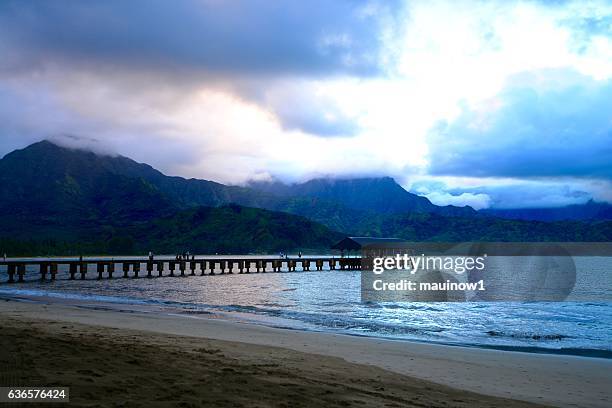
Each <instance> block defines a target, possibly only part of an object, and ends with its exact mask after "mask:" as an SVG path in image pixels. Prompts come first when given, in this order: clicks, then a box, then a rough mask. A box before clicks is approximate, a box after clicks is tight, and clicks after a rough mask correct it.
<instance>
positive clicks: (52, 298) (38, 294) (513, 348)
mask: <svg viewBox="0 0 612 408" xmlns="http://www.w3.org/2000/svg"><path fill="white" fill-rule="evenodd" d="M23 291H24V292H26V293H24V294H11V293H6V292H2V291H0V300H2V299H12V300H26V301H27V300H32V301H36V302H53V303H61V304H70V305H75V304H77V303H78V304H79V305H81V307H82V305H84V304H95V305H96V306H94V308H97V307H100V305H106V306H108V308H109V309H117V308H120V307H133V308H136V309H138V310H140V311H143V312H144V311H152V312H156V313H163V314H176V315H177V316H203V317H204V316H209V317H210V316H211V315H216V316H217V318H219V317H221V316H223V317H224V318H226V320H228V321H232V322H239V323H246V324H252V325H261V326H264V327H270V328H276V329H284V330H297V331H304V332H312V333H329V334H337V335H341V336H351V337H360V338H369V339H381V340H388V341H398V342H408V343H421V344H431V345H440V346H450V347H465V348H473V349H484V350H494V351H506V352H518V353H529V354H544V355H560V356H573V357H579V358H580V357H584V358H602V359H609V360H612V350H603V349H580V348H549V347H538V346H519V345H503V344H484V343H469V342H465V343H462V342H454V343H453V342H444V341H434V340H424V339H417V338H415V339H411V338H400V337H392V336H380V335H377V336H375V335H369V334H359V333H351V332H341V331H333V330H317V329H313V328H310V327H306V326H300V325H299V324H296V321H293V320H288V323H291V324H287V325H282V324H279V320H282V321H284V320H286V319H281V318H275V320H274V321H273V320H271V319H266V318H264V317H262V316H261V315H257V314H250V313H245V312H239V311H225V310H201V311H186V310H183V309H181V307H179V306H176V305H171V304H167V303H159V302H148V301H146V300H142V299H136V298H121V297H113V296H105V295H83V294H81V293H69V292H66V293H62V292H54V293H49V292H46V291H43V290H39V289H24V290H23ZM171 310H173V311H174V313H172V312H171ZM238 316H239V317H238ZM255 316H257V317H259V318H256V317H255Z"/></svg>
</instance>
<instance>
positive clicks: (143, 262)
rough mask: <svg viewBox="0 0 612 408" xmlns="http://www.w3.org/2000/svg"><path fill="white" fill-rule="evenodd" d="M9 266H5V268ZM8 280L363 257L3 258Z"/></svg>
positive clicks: (280, 268) (355, 261) (354, 263)
mask: <svg viewBox="0 0 612 408" xmlns="http://www.w3.org/2000/svg"><path fill="white" fill-rule="evenodd" d="M3 267H5V268H3ZM0 268H1V269H0V270H4V269H6V274H7V275H8V276H7V280H6V282H8V283H14V282H25V281H26V278H27V277H31V276H32V275H35V276H37V278H39V279H40V280H42V281H53V280H55V279H56V278H57V276H58V274H61V276H65V278H66V279H69V280H74V279H88V276H89V278H92V277H93V278H95V279H113V278H139V277H146V278H156V277H163V276H172V277H174V276H196V275H198V276H205V275H217V274H226V273H227V274H232V273H239V274H241V273H265V272H297V271H311V270H313V271H323V270H336V269H339V270H359V269H361V258H336V257H316V258H310V257H303V258H297V257H294V258H252V259H251V258H229V257H227V258H211V257H205V258H202V257H197V256H196V257H191V258H188V259H182V260H179V259H176V258H169V257H151V258H148V257H133V258H127V257H126V258H123V257H119V258H117V259H113V258H94V257H91V258H89V257H87V258H18V259H6V260H0Z"/></svg>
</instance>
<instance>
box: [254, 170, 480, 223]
mask: <svg viewBox="0 0 612 408" xmlns="http://www.w3.org/2000/svg"><path fill="white" fill-rule="evenodd" d="M249 186H250V187H251V188H253V189H255V190H258V191H263V192H267V193H271V194H275V195H278V196H281V197H309V198H316V199H319V200H323V201H327V202H335V203H339V204H342V205H343V206H345V207H348V208H351V209H356V210H362V211H373V212H378V213H384V214H402V213H408V212H418V213H431V214H439V215H446V216H455V217H472V216H475V215H477V212H476V211H475V210H474V209H473V208H471V207H468V206H465V207H456V206H452V205H447V206H437V205H434V204H432V203H431V202H430V201H429V200H428V199H427V198H426V197H421V196H418V195H416V194H412V193H409V192H408V191H406V190H404V188H403V187H402V186H400V185H399V184H397V182H396V181H395V180H394V179H392V178H391V177H379V178H353V179H314V180H310V181H307V182H305V183H298V184H282V183H279V182H256V183H251V184H250V185H249Z"/></svg>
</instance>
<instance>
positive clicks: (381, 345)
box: [0, 298, 612, 407]
mask: <svg viewBox="0 0 612 408" xmlns="http://www.w3.org/2000/svg"><path fill="white" fill-rule="evenodd" d="M0 305H1V306H0V317H1V318H3V319H6V318H17V319H23V320H24V321H25V320H29V321H34V322H42V323H43V325H44V324H47V323H46V322H48V323H49V324H51V322H64V323H70V324H83V325H88V326H94V327H107V328H113V329H119V330H122V331H126V330H127V331H130V330H136V331H139V332H146V333H151V334H153V333H156V334H164V335H172V336H181V337H185V338H202V339H208V340H214V341H228V342H240V343H241V344H247V345H251V346H258V347H262V346H263V347H277V348H281V349H284V350H287V349H289V350H294V351H297V352H305V353H309V354H315V355H318V356H328V357H333V358H340V359H343V360H345V361H347V362H349V363H352V364H360V365H367V366H370V367H372V366H374V367H378V368H379V369H383V370H386V371H389V372H392V373H395V374H398V375H402V376H407V377H409V378H412V379H418V380H420V381H431V382H434V383H437V384H441V385H443V386H445V387H452V388H454V389H457V390H465V391H469V392H476V393H480V394H484V395H489V396H493V397H502V398H511V399H516V400H523V401H529V402H533V403H540V404H550V405H555V406H591V407H600V406H601V407H603V406H607V405H608V404H609V402H610V400H612V394H611V393H610V391H609V384H610V382H611V381H612V374H611V373H612V361H611V360H609V359H597V358H589V357H579V356H566V355H556V354H543V353H523V352H515V351H500V350H490V349H486V348H479V347H460V346H451V345H441V344H432V343H422V342H410V341H405V340H402V341H397V340H388V339H381V338H373V337H364V336H348V335H342V334H334V333H327V332H313V331H301V330H290V329H281V328H273V327H268V326H263V325H256V324H249V323H244V322H234V321H228V320H225V319H222V318H221V319H220V318H218V317H215V316H213V315H208V314H198V316H197V318H194V316H189V315H188V314H185V315H180V314H173V315H171V314H158V313H147V312H146V310H138V308H137V307H136V308H134V307H132V308H130V307H128V306H130V305H124V304H123V305H114V306H115V307H104V305H102V304H99V303H96V302H82V304H80V305H75V304H70V302H63V303H62V302H57V301H56V299H47V300H46V301H44V302H41V301H40V299H39V300H36V299H30V301H28V299H25V301H24V300H21V301H14V300H9V299H6V298H5V299H4V300H2V301H0ZM117 306H119V307H117ZM132 306H133V305H132Z"/></svg>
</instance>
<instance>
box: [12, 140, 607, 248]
mask: <svg viewBox="0 0 612 408" xmlns="http://www.w3.org/2000/svg"><path fill="white" fill-rule="evenodd" d="M591 207H597V208H600V207H601V206H597V205H596V204H595V203H593V204H591ZM601 208H603V207H601ZM598 214H599V213H598ZM494 215H497V214H494ZM342 234H344V235H365V236H394V237H400V238H404V239H407V240H415V241H416V240H419V241H420V240H434V241H436V240H437V241H444V240H446V241H465V240H489V241H556V240H557V241H573V240H580V241H607V240H610V239H612V222H599V221H591V222H579V221H572V222H569V221H568V222H551V223H546V222H540V221H521V220H506V219H501V218H498V217H491V216H487V215H483V214H482V212H480V213H478V212H476V211H474V210H473V209H471V208H469V207H453V206H446V207H438V206H435V205H433V204H432V203H431V202H429V200H427V199H426V198H424V197H419V196H416V195H414V194H411V193H409V192H407V191H405V190H404V189H403V188H402V187H401V186H399V185H398V184H397V183H396V182H395V181H394V180H393V179H391V178H388V177H383V178H359V179H349V180H331V179H316V180H311V181H309V182H306V183H301V184H293V185H281V184H278V183H254V184H252V185H251V186H249V187H238V186H227V185H224V184H220V183H216V182H213V181H207V180H197V179H184V178H182V177H170V176H166V175H164V174H163V173H161V172H159V171H157V170H156V169H154V168H153V167H151V166H149V165H147V164H141V163H137V162H135V161H133V160H131V159H129V158H126V157H122V156H106V155H100V154H96V153H92V152H89V151H84V150H76V149H70V148H64V147H60V146H58V145H55V144H53V143H51V142H48V141H42V142H39V143H35V144H33V145H30V146H28V147H27V148H25V149H21V150H16V151H14V152H11V153H9V154H7V155H6V156H5V157H4V158H2V159H1V160H0V246H3V247H4V248H9V249H8V250H9V251H10V250H11V249H13V250H16V251H17V250H18V251H21V252H22V253H26V252H31V253H38V252H40V251H41V250H42V251H47V252H58V253H60V252H65V253H66V251H70V250H71V248H72V249H74V248H78V249H79V251H81V252H82V251H91V252H98V253H99V252H108V253H125V252H131V251H146V250H147V248H156V250H157V251H162V252H163V251H164V248H166V251H175V250H177V251H178V250H181V249H183V250H184V249H191V250H194V248H197V249H198V250H201V251H203V252H209V251H214V252H219V251H221V252H223V251H246V252H252V251H263V252H269V251H277V250H279V249H282V250H291V249H294V248H304V249H305V248H308V249H313V250H319V251H320V250H327V249H328V248H329V246H330V245H331V243H333V241H334V240H336V239H339V238H340V237H341V236H342ZM41 243H42V244H41ZM186 247H187V248H186ZM15 248H18V249H15ZM41 248H43V249H41ZM0 249H2V248H0Z"/></svg>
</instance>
